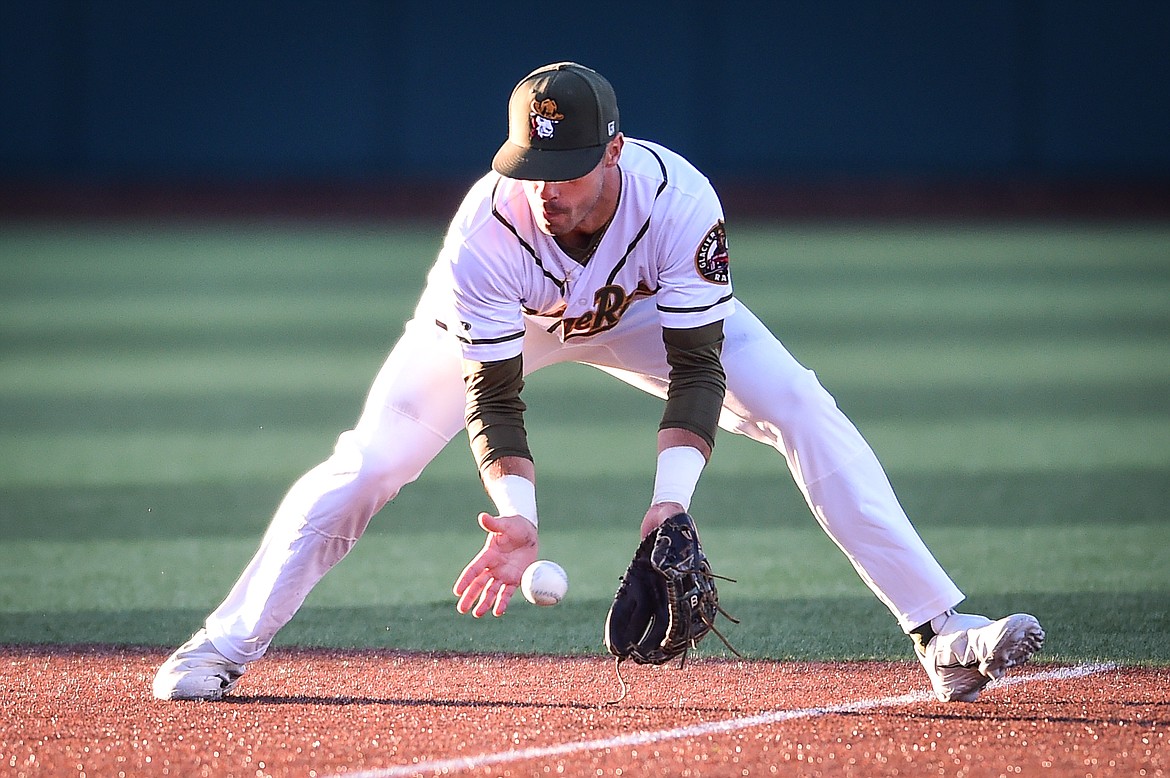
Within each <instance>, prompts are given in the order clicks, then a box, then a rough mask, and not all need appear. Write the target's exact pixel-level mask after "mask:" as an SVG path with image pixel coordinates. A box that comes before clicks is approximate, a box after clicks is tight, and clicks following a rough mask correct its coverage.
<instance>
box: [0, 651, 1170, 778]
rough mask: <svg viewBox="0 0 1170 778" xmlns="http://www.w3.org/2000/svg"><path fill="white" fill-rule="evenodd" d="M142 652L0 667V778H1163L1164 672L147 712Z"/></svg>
mask: <svg viewBox="0 0 1170 778" xmlns="http://www.w3.org/2000/svg"><path fill="white" fill-rule="evenodd" d="M163 658H164V656H163V653H162V652H160V651H159V650H157V649H135V648H110V647H100V646H94V647H74V648H69V649H66V648H61V647H43V648H42V647H0V663H2V666H3V667H4V669H5V671H6V682H5V683H4V684H3V687H2V689H3V691H2V692H0V701H2V702H3V706H2V708H0V775H4V776H57V775H62V776H76V777H78V778H80V776H91V777H92V776H141V775H146V776H151V775H172V776H285V775H290V776H291V775H296V776H327V775H339V774H345V775H351V776H352V775H355V774H361V775H368V776H371V778H372V776H385V777H387V778H389V776H399V775H436V774H448V773H457V774H460V775H475V776H488V775H493V776H494V775H501V776H526V775H615V776H617V775H622V776H643V775H677V776H699V775H705V776H707V775H709V776H732V775H859V776H860V775H914V776H921V775H946V776H1000V775H1009V776H1010V775H1036V774H1041V773H1042V774H1046V775H1059V776H1113V775H1116V776H1137V775H1150V776H1154V775H1158V776H1160V775H1167V774H1170V735H1168V734H1167V732H1168V731H1170V670H1168V669H1166V668H1159V669H1139V668H1111V667H1107V666H1088V667H1079V668H1057V667H1053V666H1048V665H1041V666H1039V667H1030V668H1023V669H1022V670H1020V671H1018V672H1016V673H1015V674H1014V676H1012V679H1011V680H1012V681H1014V682H1012V683H1006V684H1004V683H1001V684H998V685H996V686H994V687H992V688H990V689H989V690H988V691H987V692H985V693H984V695H983V697H982V698H981V699H980V701H979V702H976V703H972V704H951V705H944V704H942V703H939V702H936V701H934V700H933V698H931V697H929V695H928V694H927V691H926V682H925V676H924V675H923V674H922V673H921V670H920V669H919V668H918V667H917V666H916V665H914V664H913V663H911V662H905V663H901V662H899V663H871V662H866V663H846V664H813V663H784V662H741V661H724V660H701V661H692V662H690V663H689V664H688V665H687V667H686V668H684V669H683V670H681V671H680V670H678V669H676V668H673V667H671V668H650V667H633V666H631V667H629V668H628V669H626V670H625V675H626V676H627V679H628V680H629V681H631V689H630V692H629V695H628V696H627V697H626V699H625V700H624V701H622V702H621V703H619V704H616V705H609V704H606V703H607V701H609V700H612V699H613V698H614V697H615V696H616V695H617V694H618V691H619V687H618V685H617V681H616V678H615V676H614V672H613V665H612V664H611V663H610V662H609V661H607V660H606V659H603V658H600V657H589V658H572V659H563V658H555V657H533V656H522V657H517V656H499V655H490V656H480V655H475V656H468V655H445V654H407V653H398V652H386V651H356V652H355V651H348V652H342V651H317V650H313V651H293V650H288V649H281V650H273V651H272V652H271V654H270V655H269V657H268V658H267V659H265V660H264V661H262V662H258V663H256V664H255V665H253V666H252V668H250V670H249V672H248V674H247V675H246V676H245V678H244V680H243V681H242V682H241V684H240V687H239V689H238V690H237V691H238V693H237V694H236V696H234V697H233V698H231V700H230V701H225V702H221V703H164V702H158V701H155V700H154V699H153V698H152V697H151V696H150V679H151V677H152V675H153V672H154V669H155V667H156V666H157V665H158V664H159V663H160V662H161V661H162V660H163Z"/></svg>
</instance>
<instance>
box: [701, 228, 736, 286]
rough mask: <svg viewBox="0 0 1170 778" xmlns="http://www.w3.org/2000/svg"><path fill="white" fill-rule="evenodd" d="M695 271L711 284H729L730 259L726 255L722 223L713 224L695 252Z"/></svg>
mask: <svg viewBox="0 0 1170 778" xmlns="http://www.w3.org/2000/svg"><path fill="white" fill-rule="evenodd" d="M695 269H696V270H698V271H699V275H701V276H702V277H703V278H705V279H707V280H708V281H710V282H711V283H713V284H727V283H730V282H731V257H730V256H728V254H727V231H726V230H725V229H724V228H723V221H722V220H720V221H718V222H716V223H715V226H714V227H712V228H711V229H710V230H709V231H708V232H707V236H706V237H705V238H703V242H702V243H700V244H699V250H698V251H696V252H695Z"/></svg>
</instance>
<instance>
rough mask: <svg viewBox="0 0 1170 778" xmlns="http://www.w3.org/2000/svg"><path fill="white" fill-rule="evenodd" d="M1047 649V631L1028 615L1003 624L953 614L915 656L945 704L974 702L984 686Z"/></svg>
mask: <svg viewBox="0 0 1170 778" xmlns="http://www.w3.org/2000/svg"><path fill="white" fill-rule="evenodd" d="M1043 645H1044V629H1043V628H1042V627H1041V626H1040V622H1038V621H1037V620H1036V618H1035V617H1034V616H1029V615H1028V614H1027V613H1016V614H1014V615H1012V616H1005V617H1004V618H1002V619H1000V620H999V621H992V620H991V619H988V618H986V617H984V616H974V615H971V614H967V613H951V614H950V615H949V616H948V617H947V619H946V621H945V622H944V623H943V624H942V629H940V630H938V632H937V634H935V636H934V637H933V638H931V639H930V642H929V643H927V644H926V650H925V651H921V650H917V649H916V650H915V653H916V654H917V655H918V659H919V661H920V662H922V666H923V667H924V668H926V674H927V675H928V676H930V685H931V686H932V687H933V688H934V693H935V695H936V696H937V697H938V698H939V699H940V700H942V701H943V702H974V701H975V698H976V697H978V696H979V692H980V691H982V689H983V687H984V686H986V685H987V684H989V683H991V681H993V680H995V679H997V678H1001V677H1003V674H1004V673H1006V672H1007V671H1008V670H1009V669H1011V668H1013V667H1015V666H1017V665H1022V664H1024V663H1025V662H1027V661H1028V659H1029V658H1031V656H1032V654H1034V653H1036V652H1037V651H1039V650H1040V648H1041V646H1043Z"/></svg>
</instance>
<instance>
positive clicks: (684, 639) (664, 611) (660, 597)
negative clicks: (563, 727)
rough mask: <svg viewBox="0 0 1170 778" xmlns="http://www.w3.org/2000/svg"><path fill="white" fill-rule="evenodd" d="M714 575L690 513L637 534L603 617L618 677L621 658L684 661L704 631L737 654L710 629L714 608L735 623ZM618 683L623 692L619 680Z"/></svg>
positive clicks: (713, 618)
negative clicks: (722, 603) (631, 555)
mask: <svg viewBox="0 0 1170 778" xmlns="http://www.w3.org/2000/svg"><path fill="white" fill-rule="evenodd" d="M716 578H723V577H722V576H717V575H715V574H714V573H712V572H711V565H710V564H709V563H708V562H707V556H706V554H704V553H703V547H702V545H701V544H700V543H699V531H698V529H696V527H695V521H694V519H692V518H691V516H690V514H687V513H680V514H677V515H675V516H672V517H671V518H669V519H667V520H666V521H665V522H663V523H662V525H661V526H660V527H658V529H656V530H654V531H653V532H651V533H650V534H649V535H647V536H646V537H645V538H643V539H642V543H641V545H639V546H638V550H637V552H635V554H634V559H633V560H632V561H631V562H630V564H629V567H627V568H626V572H625V575H623V576H622V579H621V585H620V586H618V590H617V594H616V595H615V596H614V598H613V605H611V606H610V608H609V615H608V616H607V617H606V619H605V647H606V648H607V649H608V650H609V652H610V653H611V654H613V655H614V656H615V657H617V664H618V665H619V670H618V678H619V680H620V679H621V671H620V665H621V663H622V661H624V660H626V659H632V660H634V662H636V663H638V664H654V665H661V664H665V663H666V662H669V661H670V660H672V659H675V658H676V657H682V662H686V654H687V651H688V650H689V649H691V648H694V647H695V646H696V645H698V643H699V641H700V640H702V639H703V638H704V637H706V635H707V633H708V632H714V633H715V634H716V635H718V636H719V639H720V640H722V641H723V644H724V645H726V646H727V647H728V648H729V649H731V651H732V653H734V654H735V655H736V656H739V652H738V651H736V650H735V649H734V648H733V647H732V646H731V644H730V643H728V642H727V639H726V638H724V637H723V635H722V634H721V633H720V632H719V630H718V629H716V628H715V616H716V614H718V613H722V614H723V615H724V616H725V617H726V618H728V619H729V620H731V621H732V622H735V623H737V624H738V623H739V622H738V621H737V620H736V619H734V618H732V617H731V616H729V615H728V614H727V612H726V611H724V610H723V609H722V608H721V607H719V593H718V592H717V591H716V588H715V579H716ZM723 580H725V581H730V580H732V579H730V578H723ZM680 667H681V664H680ZM622 687H623V695H622V696H623V697H624V696H625V694H624V691H625V683H624V681H623V682H622Z"/></svg>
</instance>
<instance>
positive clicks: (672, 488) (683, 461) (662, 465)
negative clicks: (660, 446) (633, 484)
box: [650, 446, 707, 510]
mask: <svg viewBox="0 0 1170 778" xmlns="http://www.w3.org/2000/svg"><path fill="white" fill-rule="evenodd" d="M706 464H707V460H706V458H705V457H704V456H703V452H701V451H699V449H697V448H695V447H694V446H671V447H670V448H668V449H664V450H663V451H662V452H661V453H659V455H658V470H657V471H656V472H655V474H654V497H653V498H651V500H650V504H651V505H655V504H657V503H660V502H677V503H678V504H679V505H681V506H682V507H683V509H684V510H689V509H690V507H691V497H692V496H694V494H695V487H696V486H697V485H698V483H699V476H700V475H702V474H703V468H704V467H705V466H706Z"/></svg>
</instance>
